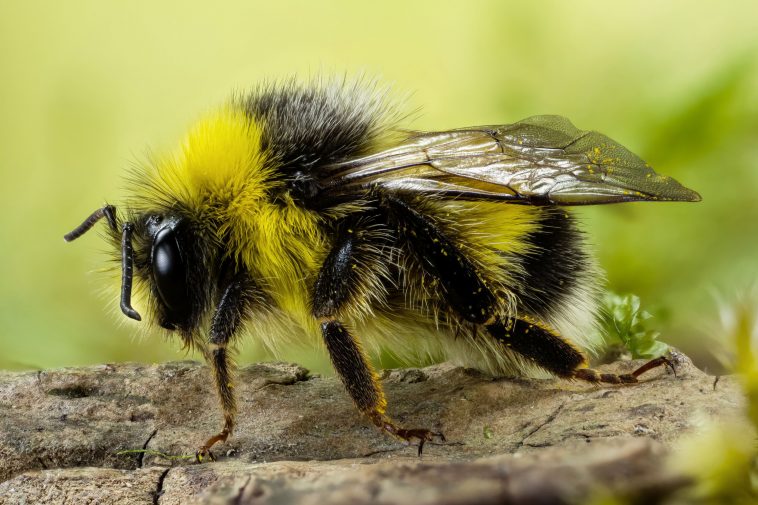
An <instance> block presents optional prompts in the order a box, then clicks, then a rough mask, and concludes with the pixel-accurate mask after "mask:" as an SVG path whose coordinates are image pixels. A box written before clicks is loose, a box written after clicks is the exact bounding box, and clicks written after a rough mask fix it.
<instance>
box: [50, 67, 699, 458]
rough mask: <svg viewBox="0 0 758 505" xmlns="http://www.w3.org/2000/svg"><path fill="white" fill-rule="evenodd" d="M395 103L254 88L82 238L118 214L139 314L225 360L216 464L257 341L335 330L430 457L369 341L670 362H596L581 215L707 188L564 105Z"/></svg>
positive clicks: (365, 380) (321, 91)
mask: <svg viewBox="0 0 758 505" xmlns="http://www.w3.org/2000/svg"><path fill="white" fill-rule="evenodd" d="M386 95H387V94H386V92H384V91H383V90H380V89H378V88H377V87H376V86H364V85H362V84H361V83H349V82H346V81H334V82H326V83H324V82H312V83H297V82H294V81H292V82H287V83H279V84H269V85H263V86H260V87H258V88H256V89H254V90H253V91H251V92H249V93H247V94H244V95H236V96H234V97H233V98H232V99H231V100H229V101H228V102H227V103H226V104H224V105H223V106H222V107H220V108H218V109H216V110H215V111H213V112H211V113H209V114H207V115H206V116H205V117H203V118H202V119H201V120H200V121H199V122H198V123H197V124H196V125H195V126H194V127H193V128H192V129H191V131H190V132H189V133H188V135H187V136H186V138H185V139H184V141H183V143H182V144H181V146H180V147H179V148H178V149H177V150H176V151H174V152H172V153H168V154H165V155H160V156H156V157H154V158H152V159H151V160H149V161H148V162H145V163H144V164H143V165H142V166H140V167H138V168H137V169H135V171H134V172H133V173H132V174H131V176H130V177H129V178H128V182H129V184H128V187H129V189H130V191H131V193H130V196H129V197H128V199H127V201H126V202H125V203H126V205H125V207H123V208H122V209H119V210H118V211H117V209H116V208H115V207H114V206H112V205H105V206H104V207H102V208H100V209H98V210H96V211H95V212H94V213H93V214H92V215H90V216H89V217H88V218H87V219H86V220H85V221H84V222H83V223H82V224H81V225H80V226H78V227H77V228H76V229H74V230H73V231H72V232H70V233H68V234H67V235H66V236H65V240H66V241H71V240H74V239H76V238H78V237H79V236H81V235H82V234H84V233H85V232H86V231H88V230H89V229H91V228H92V227H93V226H94V225H95V224H96V222H98V221H99V220H100V219H102V218H105V220H106V222H107V225H108V227H107V236H108V238H109V240H110V241H111V242H112V245H113V250H114V252H115V254H116V258H115V259H116V260H117V261H118V262H120V265H121V297H120V305H121V310H122V311H123V313H124V314H125V315H126V316H127V317H129V318H132V319H135V320H137V321H140V320H141V319H142V316H141V315H140V314H141V313H142V314H146V315H147V316H148V317H147V319H148V321H149V322H150V323H151V324H154V325H158V326H160V327H162V328H164V329H165V330H167V332H169V334H174V335H178V336H179V337H180V338H181V340H182V341H183V343H184V344H185V345H186V346H189V347H193V348H196V349H198V350H199V351H200V352H202V354H203V355H204V357H205V358H206V359H207V361H208V363H209V364H210V366H211V368H212V370H213V376H214V379H215V385H216V389H217V391H218V395H219V398H220V403H221V407H222V410H223V414H224V423H223V428H222V429H221V431H220V432H219V433H218V434H216V435H214V436H212V437H210V438H209V439H208V440H207V441H206V442H205V443H204V444H202V446H201V447H200V449H199V450H198V452H197V455H198V459H199V460H202V458H204V457H211V458H212V457H213V456H212V453H211V452H210V449H211V447H212V446H213V445H214V444H216V443H219V442H225V441H226V440H227V438H228V437H229V435H231V434H232V432H233V430H234V427H235V417H236V414H237V404H236V401H235V395H234V390H233V383H234V375H235V367H234V363H233V355H234V352H233V349H234V344H235V342H236V341H237V340H238V338H239V336H240V335H241V334H243V333H245V332H249V333H253V334H254V335H255V336H257V337H259V338H262V339H263V341H264V343H265V344H266V345H267V346H268V347H270V348H272V349H276V348H278V347H279V346H280V345H282V343H285V342H286V341H288V340H291V339H314V341H316V342H318V341H319V340H320V341H322V342H323V344H324V345H325V347H326V349H327V351H328V354H329V356H330V359H331V362H332V364H333V366H334V369H335V371H336V373H337V374H338V375H339V377H340V378H341V380H342V382H343V383H344V386H345V388H346V390H347V392H348V394H349V395H350V397H351V398H352V399H353V401H354V402H355V404H356V406H357V408H358V409H359V410H360V411H361V412H362V413H364V414H365V415H366V416H367V417H368V418H369V419H370V420H371V421H372V422H373V423H374V424H375V425H376V426H377V427H378V428H379V429H380V430H382V431H384V432H386V433H388V434H390V435H393V436H395V437H398V438H400V439H403V440H406V441H408V442H409V443H415V444H417V445H418V450H419V454H420V452H421V449H422V447H423V445H424V442H425V441H429V440H433V439H434V438H435V437H441V438H442V434H441V433H435V432H433V431H431V430H428V429H416V428H412V429H411V428H405V427H402V426H399V425H398V424H397V423H396V422H394V421H393V419H392V418H391V416H390V415H389V414H388V413H387V409H386V407H387V402H386V399H385V396H384V393H383V391H382V386H381V383H380V381H379V380H378V377H377V374H376V371H375V370H374V368H373V367H372V365H371V364H370V361H369V359H368V357H367V356H368V354H369V351H375V350H377V349H388V350H390V351H391V352H392V353H394V354H395V355H397V356H399V357H401V358H405V359H406V360H411V361H412V360H426V359H430V358H431V359H434V360H451V361H453V362H455V363H458V364H461V365H465V366H469V367H473V368H477V369H480V370H483V371H485V372H488V373H490V374H493V375H500V376H502V375H514V374H520V375H534V374H539V373H542V374H544V373H545V372H547V373H548V374H550V375H552V376H557V377H562V378H567V379H580V380H586V381H591V382H607V383H633V382H636V381H637V377H638V376H639V375H640V374H641V373H643V372H645V371H646V370H649V369H650V368H653V367H655V366H659V365H661V364H663V363H665V359H664V358H659V359H657V360H653V361H651V362H650V363H648V364H646V365H645V366H643V367H642V368H640V369H638V370H637V371H635V372H634V373H632V374H626V375H615V374H601V373H599V372H597V371H595V370H593V369H591V368H589V367H588V357H590V356H592V355H593V352H594V351H595V350H596V348H597V347H598V345H599V344H600V342H599V341H598V340H599V337H598V336H597V335H598V331H597V328H596V327H595V324H596V323H595V320H596V315H597V312H598V295H599V292H600V286H601V283H602V278H603V276H602V272H601V270H600V269H599V268H598V266H597V265H596V263H595V261H594V260H593V259H592V257H591V255H590V254H589V253H588V251H587V249H586V246H585V243H584V239H583V236H582V234H581V232H580V231H579V230H578V229H577V226H576V224H575V220H574V218H573V217H572V215H571V214H570V213H569V212H568V209H567V207H570V206H574V205H593V204H605V203H616V202H631V201H699V200H700V196H699V195H698V194H697V193H696V192H694V191H692V190H690V189H687V188H685V187H684V186H682V185H680V184H679V183H678V182H677V181H675V180H674V179H672V178H670V177H667V176H664V175H659V174H657V173H656V172H655V171H653V170H652V169H651V168H650V166H649V165H647V164H646V163H645V162H644V161H643V160H641V159H640V158H638V157H637V156H635V155H634V154H632V153H631V152H630V151H628V150H627V149H625V148H624V147H623V146H621V145H620V144H618V143H616V142H615V141H613V140H611V139H610V138H608V137H606V136H604V135H601V134H599V133H597V132H593V131H582V130H579V129H577V128H576V127H575V126H574V125H573V124H572V123H571V122H569V121H568V120H567V119H565V118H563V117H560V116H534V117H530V118H528V119H524V120H523V121H519V122H517V123H514V124H507V125H494V126H479V127H472V128H461V129H454V130H448V131H435V132H422V131H408V130H404V129H401V128H400V127H399V126H398V121H399V118H400V117H401V116H400V115H399V114H398V113H397V107H396V106H394V105H393V104H392V103H390V102H389V100H388V99H387V98H386ZM133 288H134V289H133ZM133 294H134V297H135V300H134V301H135V303H134V306H136V307H137V308H139V309H140V310H139V311H137V310H136V309H135V308H134V306H133V304H132V295H133ZM364 346H365V347H364Z"/></svg>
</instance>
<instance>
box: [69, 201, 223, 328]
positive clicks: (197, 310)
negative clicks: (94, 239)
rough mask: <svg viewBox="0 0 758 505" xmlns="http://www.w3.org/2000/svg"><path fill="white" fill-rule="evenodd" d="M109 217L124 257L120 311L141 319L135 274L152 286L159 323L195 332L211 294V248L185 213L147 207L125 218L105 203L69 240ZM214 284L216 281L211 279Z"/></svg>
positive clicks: (157, 321) (111, 232) (153, 300)
mask: <svg viewBox="0 0 758 505" xmlns="http://www.w3.org/2000/svg"><path fill="white" fill-rule="evenodd" d="M102 218H106V220H107V221H108V225H109V232H110V235H111V237H112V238H113V240H114V242H115V243H116V244H117V245H118V248H119V250H120V256H121V311H122V312H123V313H124V315H126V316H127V317H130V318H132V319H135V320H137V321H141V320H142V317H141V316H140V314H139V313H138V312H137V311H136V310H135V309H134V308H133V307H132V304H131V297H132V285H133V280H134V277H135V276H136V277H137V278H139V279H141V280H142V281H144V282H145V284H146V285H147V286H148V290H149V293H150V295H151V296H150V306H151V312H152V313H153V314H154V319H155V322H156V323H157V324H158V325H160V326H161V327H163V328H165V329H167V330H178V331H180V332H181V333H183V334H189V333H191V332H192V331H193V330H194V329H195V328H196V327H197V326H198V324H199V321H200V319H201V318H202V315H203V314H204V312H205V308H206V307H207V301H208V299H209V297H210V291H212V290H209V282H208V281H209V279H210V278H212V272H210V271H209V270H210V269H209V267H208V264H209V263H208V261H207V260H208V256H209V255H208V250H209V249H208V248H207V247H204V245H205V244H204V242H203V240H202V238H201V237H199V236H198V234H196V233H195V232H194V231H193V227H192V225H191V223H190V221H189V219H187V218H186V217H183V216H181V215H178V214H167V213H159V212H152V213H151V212H147V213H144V214H138V215H135V216H132V218H131V219H130V220H129V221H126V222H121V221H120V220H119V219H118V217H117V215H116V209H115V207H113V206H112V205H106V206H104V207H102V208H100V209H97V210H96V211H95V212H93V213H92V214H91V215H90V216H89V217H88V218H87V219H85V220H84V222H83V223H82V224H81V225H79V226H78V227H76V228H75V229H74V230H73V231H71V232H70V233H68V234H66V235H65V236H64V239H65V240H66V241H67V242H70V241H72V240H75V239H77V238H79V237H80V236H82V235H83V234H84V233H86V232H87V231H88V230H90V229H91V228H92V227H93V226H94V225H95V223H97V222H98V221H99V220H100V219H102ZM211 284H212V283H211Z"/></svg>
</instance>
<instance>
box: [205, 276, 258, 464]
mask: <svg viewBox="0 0 758 505" xmlns="http://www.w3.org/2000/svg"><path fill="white" fill-rule="evenodd" d="M257 295H258V289H257V287H256V285H255V283H254V282H253V281H252V279H250V276H249V275H248V273H247V272H245V271H242V272H239V273H237V274H236V275H234V276H232V277H231V278H230V279H228V280H227V282H226V283H225V288H224V290H223V292H222V295H221V299H220V301H219V304H218V307H217V308H216V312H215V313H214V315H213V322H212V323H211V331H210V338H209V340H208V348H207V350H206V353H205V358H206V360H207V361H208V363H210V365H211V367H212V368H213V378H214V382H215V384H216V391H217V392H218V396H219V400H220V401H221V408H222V410H223V412H224V427H223V428H222V430H221V431H220V432H219V433H217V434H216V435H214V436H212V437H210V438H209V439H208V440H207V441H206V442H205V443H204V444H203V445H202V446H201V447H200V449H199V450H198V451H197V453H196V458H197V460H198V461H202V460H203V459H204V458H205V457H206V456H207V457H209V458H210V459H211V460H214V459H215V458H214V456H213V453H212V452H211V451H210V449H211V447H213V445H215V444H216V443H219V442H221V443H223V442H226V439H227V438H228V437H229V435H231V434H232V431H233V430H234V424H235V418H236V416H237V401H236V398H235V396H234V390H233V388H234V370H235V364H234V361H233V359H232V358H231V357H230V355H229V352H230V349H228V345H229V342H230V341H231V339H232V338H233V337H234V335H235V334H236V332H237V330H238V329H239V327H240V326H241V324H242V322H243V321H244V319H245V316H246V315H247V313H248V312H249V311H250V309H251V308H252V307H253V305H254V304H255V301H256V298H257Z"/></svg>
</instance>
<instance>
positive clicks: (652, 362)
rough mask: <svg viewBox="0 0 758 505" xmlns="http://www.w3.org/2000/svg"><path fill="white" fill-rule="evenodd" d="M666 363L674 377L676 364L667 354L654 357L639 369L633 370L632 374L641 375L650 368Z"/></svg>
mask: <svg viewBox="0 0 758 505" xmlns="http://www.w3.org/2000/svg"><path fill="white" fill-rule="evenodd" d="M662 365H665V366H666V368H668V369H669V370H671V372H672V373H673V374H674V377H676V367H675V366H674V362H673V361H671V360H670V359H668V358H667V357H666V356H660V357H658V358H655V359H652V360H650V361H648V362H647V363H645V364H644V365H642V366H641V367H639V368H638V369H637V370H635V371H634V372H632V375H633V376H634V377H639V376H640V375H642V374H643V373H645V372H647V371H648V370H652V369H653V368H658V367H659V366H662Z"/></svg>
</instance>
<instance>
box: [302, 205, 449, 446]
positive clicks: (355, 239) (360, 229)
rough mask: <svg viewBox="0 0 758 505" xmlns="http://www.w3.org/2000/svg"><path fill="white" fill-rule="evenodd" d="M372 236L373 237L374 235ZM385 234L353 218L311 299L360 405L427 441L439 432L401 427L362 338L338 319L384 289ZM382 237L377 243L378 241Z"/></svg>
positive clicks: (388, 425) (391, 427) (388, 426)
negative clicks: (392, 414)
mask: <svg viewBox="0 0 758 505" xmlns="http://www.w3.org/2000/svg"><path fill="white" fill-rule="evenodd" d="M372 234H373V235H374V236H372ZM386 238H387V236H386V234H385V233H383V232H382V231H381V230H380V229H378V228H376V227H372V226H371V223H370V221H368V222H367V221H365V220H364V221H361V220H354V219H349V220H348V221H346V222H344V223H342V225H341V226H340V229H339V230H338V232H337V238H336V240H335V242H334V246H333V248H332V251H331V252H330V254H329V255H328V256H327V258H326V260H325V261H324V264H323V265H322V267H321V270H320V272H319V276H318V279H317V281H316V285H315V287H314V290H313V297H312V301H311V305H312V312H313V315H314V316H315V317H316V318H318V319H319V320H320V322H321V334H322V336H323V338H324V343H325V344H326V348H327V350H328V351H329V357H330V359H331V361H332V365H333V366H334V369H335V371H336V372H337V375H339V377H340V379H341V380H342V383H343V384H344V385H345V389H347V392H348V394H350V397H351V398H352V399H353V401H354V402H355V405H356V406H357V407H358V409H359V410H360V411H361V412H363V413H364V414H366V416H368V418H369V419H371V421H372V422H373V423H374V424H375V425H376V426H377V427H379V428H380V429H381V430H382V431H384V432H386V433H389V434H391V435H393V436H395V437H398V438H400V439H403V440H405V441H408V442H416V443H418V453H419V455H420V454H421V451H422V449H423V447H424V443H425V442H427V441H430V440H433V439H434V438H435V437H438V438H440V439H442V440H444V436H443V435H442V434H441V433H434V432H431V431H429V430H426V429H405V428H401V427H399V426H397V424H395V422H394V421H393V420H392V419H391V418H390V417H389V416H388V415H387V414H386V412H385V411H386V406H387V400H386V399H385V397H384V391H382V386H381V383H380V382H379V378H378V377H377V375H376V373H375V372H374V370H373V368H372V367H371V364H370V363H369V361H368V359H367V358H366V355H365V354H364V352H363V349H361V346H360V343H359V342H358V340H357V339H356V338H355V337H354V336H353V335H351V334H350V332H349V331H348V330H347V329H346V328H345V326H344V325H343V324H342V323H341V322H340V321H339V320H338V318H337V316H338V315H339V314H340V313H343V312H348V311H350V310H357V309H356V308H357V307H362V306H366V305H367V304H368V303H369V302H370V300H371V297H372V296H378V293H380V292H381V291H382V290H381V289H380V283H381V282H382V279H381V278H380V274H378V273H377V272H383V271H386V269H385V264H384V263H383V262H385V261H387V260H386V258H384V257H382V255H381V252H380V251H381V247H378V246H380V245H381V240H386ZM377 241H379V242H377Z"/></svg>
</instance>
